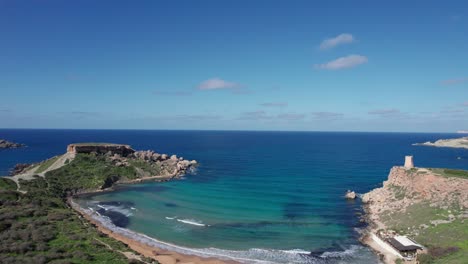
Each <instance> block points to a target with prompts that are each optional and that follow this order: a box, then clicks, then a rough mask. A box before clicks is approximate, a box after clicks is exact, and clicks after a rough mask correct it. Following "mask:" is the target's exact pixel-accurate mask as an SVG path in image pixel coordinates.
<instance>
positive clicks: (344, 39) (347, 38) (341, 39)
mask: <svg viewBox="0 0 468 264" xmlns="http://www.w3.org/2000/svg"><path fill="white" fill-rule="evenodd" d="M354 41H355V39H354V37H353V35H351V34H348V33H343V34H339V35H338V36H336V37H334V38H329V39H326V40H324V41H322V43H321V44H320V49H321V50H327V49H331V48H334V47H336V46H339V45H343V44H349V43H353V42H354Z"/></svg>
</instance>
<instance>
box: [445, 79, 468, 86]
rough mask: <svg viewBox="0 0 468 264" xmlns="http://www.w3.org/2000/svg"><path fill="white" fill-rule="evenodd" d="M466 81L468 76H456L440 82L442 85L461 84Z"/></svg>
mask: <svg viewBox="0 0 468 264" xmlns="http://www.w3.org/2000/svg"><path fill="white" fill-rule="evenodd" d="M464 82H468V78H455V79H448V80H443V81H441V82H440V83H441V84H442V85H456V84H461V83H464Z"/></svg>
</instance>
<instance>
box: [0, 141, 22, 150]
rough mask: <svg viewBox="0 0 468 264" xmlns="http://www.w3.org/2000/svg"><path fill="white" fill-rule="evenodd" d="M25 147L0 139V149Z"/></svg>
mask: <svg viewBox="0 0 468 264" xmlns="http://www.w3.org/2000/svg"><path fill="white" fill-rule="evenodd" d="M22 147H26V145H25V144H21V143H15V142H11V141H8V140H5V139H0V149H13V148H22Z"/></svg>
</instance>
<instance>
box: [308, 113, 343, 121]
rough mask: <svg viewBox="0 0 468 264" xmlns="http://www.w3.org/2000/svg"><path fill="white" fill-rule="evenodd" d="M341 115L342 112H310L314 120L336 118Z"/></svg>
mask: <svg viewBox="0 0 468 264" xmlns="http://www.w3.org/2000/svg"><path fill="white" fill-rule="evenodd" d="M343 116H344V114H342V113H335V112H312V117H313V118H314V119H316V120H336V119H341V118H343Z"/></svg>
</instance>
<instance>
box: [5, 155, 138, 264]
mask: <svg viewBox="0 0 468 264" xmlns="http://www.w3.org/2000/svg"><path fill="white" fill-rule="evenodd" d="M69 173H70V174H69ZM111 176H112V177H118V178H120V177H134V176H135V175H134V171H133V170H132V169H130V168H123V167H119V168H117V167H114V168H110V167H109V163H108V162H107V161H105V160H103V159H99V158H97V157H93V156H91V155H79V156H78V157H77V159H76V161H75V160H74V161H72V162H70V164H68V165H66V166H64V167H62V168H60V169H58V170H56V171H53V172H48V173H46V178H45V179H44V178H42V177H36V179H34V180H31V181H22V182H21V187H22V189H23V190H26V191H27V193H26V194H20V193H17V192H15V191H11V190H12V189H16V186H11V183H10V182H8V181H3V180H5V179H0V263H22V264H24V263H129V262H131V263H138V261H133V260H132V261H129V260H128V259H127V258H126V257H125V256H123V255H122V254H120V253H118V252H116V251H113V250H110V249H108V248H107V247H106V246H104V245H103V243H102V242H104V243H105V244H108V245H110V246H111V247H112V248H113V249H114V250H119V251H131V250H130V249H129V248H128V247H127V246H126V245H125V244H123V243H121V242H119V241H116V240H113V239H111V238H108V237H107V236H104V235H101V234H100V233H99V232H98V231H97V229H96V228H95V227H93V226H91V225H90V224H89V223H88V222H86V221H84V220H83V219H81V218H80V217H79V215H78V214H77V213H76V212H74V211H73V210H72V209H70V208H69V207H68V206H67V205H66V203H65V200H64V199H65V197H66V194H67V192H68V191H70V190H76V189H80V185H81V184H82V185H85V186H84V187H83V186H82V187H81V188H85V189H88V188H99V187H101V186H102V184H104V183H105V181H106V179H107V178H108V177H111ZM13 184H15V183H14V182H13ZM15 185H16V184H15Z"/></svg>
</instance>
